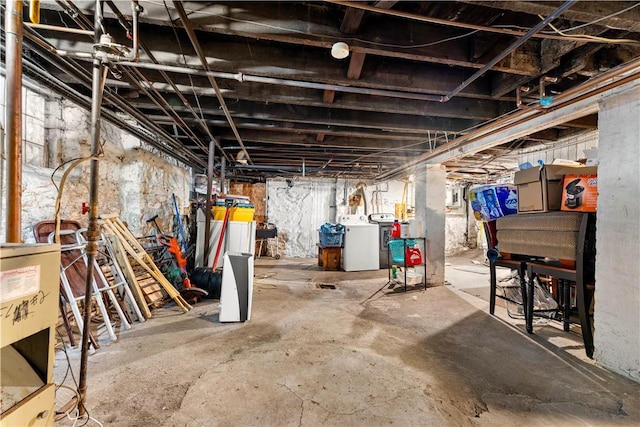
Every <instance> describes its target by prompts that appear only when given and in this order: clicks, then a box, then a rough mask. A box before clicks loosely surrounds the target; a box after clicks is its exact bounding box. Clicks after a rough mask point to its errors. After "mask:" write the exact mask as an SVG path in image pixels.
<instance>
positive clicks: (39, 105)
mask: <svg viewBox="0 0 640 427" xmlns="http://www.w3.org/2000/svg"><path fill="white" fill-rule="evenodd" d="M22 112H23V114H22V153H23V155H22V156H23V159H24V163H25V164H29V165H33V166H40V167H48V152H47V142H46V141H47V134H46V127H45V115H46V99H45V98H44V97H43V96H42V95H40V94H38V93H36V92H34V91H32V90H29V89H26V88H23V89H22Z"/></svg>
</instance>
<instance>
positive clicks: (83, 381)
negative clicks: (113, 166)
mask: <svg viewBox="0 0 640 427" xmlns="http://www.w3.org/2000/svg"><path fill="white" fill-rule="evenodd" d="M100 1H101V0H96V14H95V17H94V36H93V40H94V43H95V44H94V59H93V75H92V85H91V94H92V98H91V156H92V157H93V159H92V160H91V169H90V172H89V225H88V229H87V234H86V235H87V246H86V249H85V251H86V256H87V260H86V264H87V276H86V283H85V290H84V292H85V294H84V325H83V331H82V347H81V349H82V352H81V357H80V380H79V385H78V394H79V396H80V400H79V402H78V409H79V410H80V415H84V414H85V410H86V405H85V402H86V399H87V366H88V358H89V334H90V333H91V330H90V327H91V298H92V295H93V280H94V279H93V270H94V264H95V259H96V255H97V254H98V241H99V240H100V229H99V226H98V184H99V183H98V178H99V176H100V175H99V168H98V160H97V158H98V156H100V154H101V151H102V147H101V146H100V109H101V106H102V94H103V91H104V83H105V81H106V77H107V75H106V74H107V71H108V69H107V68H106V62H103V61H102V59H101V58H104V55H102V54H101V52H100V51H99V46H98V44H99V42H100V36H101V32H100V28H102V26H101V25H100V21H101V20H102V16H100V8H99V6H100V5H99V3H100ZM98 298H99V297H98ZM105 321H109V320H108V319H105Z"/></svg>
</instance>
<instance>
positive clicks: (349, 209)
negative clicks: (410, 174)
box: [266, 177, 413, 257]
mask: <svg viewBox="0 0 640 427" xmlns="http://www.w3.org/2000/svg"><path fill="white" fill-rule="evenodd" d="M359 182H361V181H356V180H345V179H332V178H302V177H296V178H274V179H270V180H268V181H267V208H266V215H267V220H268V221H269V222H272V223H274V224H275V225H276V226H277V227H278V232H279V234H280V239H281V244H283V246H284V249H283V248H282V247H281V250H280V252H281V254H282V255H284V256H289V257H314V256H316V255H317V248H316V243H317V242H318V229H319V228H320V226H321V225H322V224H324V223H325V222H331V223H336V222H338V221H339V218H340V217H341V216H342V215H346V214H357V215H364V214H365V206H364V200H363V201H362V203H361V205H359V206H349V196H351V195H353V194H355V193H356V186H357V184H358V183H359ZM362 182H364V184H365V185H366V189H365V198H366V200H367V213H368V214H370V213H394V209H395V204H396V203H399V202H400V200H401V198H402V190H403V187H404V182H402V181H390V182H384V183H373V182H369V181H362ZM408 193H409V196H408V201H409V204H412V203H413V190H412V188H410V191H408Z"/></svg>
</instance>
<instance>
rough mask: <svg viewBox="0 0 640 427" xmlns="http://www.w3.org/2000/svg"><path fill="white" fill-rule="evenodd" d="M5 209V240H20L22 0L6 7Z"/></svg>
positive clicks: (11, 241)
mask: <svg viewBox="0 0 640 427" xmlns="http://www.w3.org/2000/svg"><path fill="white" fill-rule="evenodd" d="M4 27H5V44H6V59H5V60H6V67H7V76H6V80H5V94H6V95H5V98H6V105H5V111H6V121H5V126H6V135H7V138H6V143H7V210H6V217H5V221H6V228H5V230H6V238H5V239H6V241H7V242H9V243H20V242H22V0H7V8H6V11H5V25H4Z"/></svg>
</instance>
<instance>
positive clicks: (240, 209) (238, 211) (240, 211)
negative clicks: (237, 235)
mask: <svg viewBox="0 0 640 427" xmlns="http://www.w3.org/2000/svg"><path fill="white" fill-rule="evenodd" d="M254 213H255V208H254V207H253V205H250V204H240V205H236V206H234V207H232V208H231V212H229V220H230V221H240V222H251V221H253V214H254Z"/></svg>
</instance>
